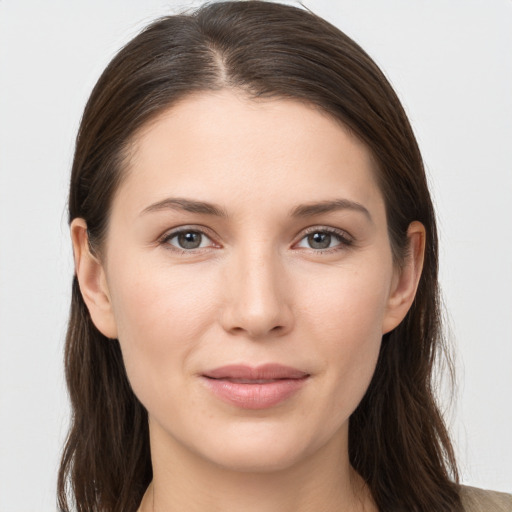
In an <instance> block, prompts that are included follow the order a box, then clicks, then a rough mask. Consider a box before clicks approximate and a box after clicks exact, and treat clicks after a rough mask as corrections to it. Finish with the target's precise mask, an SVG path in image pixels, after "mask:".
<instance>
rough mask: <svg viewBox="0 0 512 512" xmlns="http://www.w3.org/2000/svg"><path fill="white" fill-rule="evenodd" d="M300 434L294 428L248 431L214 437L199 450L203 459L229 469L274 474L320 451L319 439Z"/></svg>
mask: <svg viewBox="0 0 512 512" xmlns="http://www.w3.org/2000/svg"><path fill="white" fill-rule="evenodd" d="M251 430H252V431H251ZM300 434H301V433H299V432H295V434H294V433H293V432H291V430H290V429H275V428H274V429H272V428H267V429H265V428H261V427H260V428H257V429H247V428H246V429H241V431H240V429H239V431H238V432H227V433H225V435H224V436H220V435H218V434H217V435H215V436H212V437H211V439H212V441H213V442H212V443H211V444H209V446H204V445H203V446H202V447H197V448H199V453H200V454H201V455H202V457H204V458H206V459H209V460H210V461H211V462H212V463H213V464H215V465H216V466H218V467H222V468H224V469H226V470H229V471H236V472H241V473H270V472H275V471H283V470H286V469H290V468H292V467H294V466H296V465H297V464H299V463H300V462H301V461H302V460H304V459H306V458H307V457H308V456H309V455H310V454H311V453H313V452H315V451H316V450H318V449H319V446H317V445H318V444H319V443H318V440H316V442H314V443H311V442H309V441H308V437H307V436H304V435H300ZM302 434H303V433H302Z"/></svg>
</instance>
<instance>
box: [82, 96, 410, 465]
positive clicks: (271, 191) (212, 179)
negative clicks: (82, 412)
mask: <svg viewBox="0 0 512 512" xmlns="http://www.w3.org/2000/svg"><path fill="white" fill-rule="evenodd" d="M74 229H75V231H76V232H77V233H78V231H79V230H80V227H77V226H75V227H74ZM74 238H75V240H78V239H79V238H80V237H79V236H77V235H75V237H74ZM78 245H79V243H78V242H77V243H76V247H75V250H76V252H79V251H80V249H78ZM85 269H89V270H85ZM91 269H92V270H91ZM94 269H95V270H94ZM77 272H78V274H79V277H81V274H82V273H84V272H85V273H86V272H90V273H91V274H90V275H89V278H84V277H82V278H81V282H82V281H83V282H84V283H85V284H83V289H84V288H87V286H88V284H87V282H89V283H90V282H94V283H96V284H97V287H96V288H94V286H96V285H91V289H93V291H92V292H91V294H90V295H91V296H94V293H96V294H97V297H96V299H94V300H93V301H92V303H91V300H90V297H89V298H88V293H87V291H86V292H85V295H86V301H88V305H89V308H90V310H91V314H92V317H93V320H94V321H95V323H96V325H97V326H98V327H99V328H100V330H102V331H103V332H104V334H106V335H107V336H109V337H117V338H118V339H119V342H120V344H121V348H122V352H123V357H124V361H125V364H126V369H127V373H128V377H129V380H130V383H131V385H132V387H133V390H134V392H135V394H136V395H137V397H138V398H139V400H140V401H141V402H142V404H143V405H144V406H145V407H146V408H147V410H148V413H149V418H150V429H151V436H152V443H153V449H154V450H155V449H157V450H158V448H161V449H162V450H163V451H164V452H165V451H167V452H169V453H173V452H176V453H177V452H180V453H187V454H190V455H194V456H195V457H200V459H201V460H203V461H209V462H212V463H214V464H216V465H217V466H221V467H226V468H232V469H238V470H243V471H248V470H272V469H278V468H285V467H290V466H291V465H293V464H295V463H297V462H299V461H301V460H304V459H305V458H306V457H310V456H313V455H314V454H316V453H319V452H320V451H321V450H323V449H325V448H327V447H330V448H333V447H336V449H339V448H342V449H343V448H345V449H346V445H347V432H348V420H349V417H350V415H351V413H352V412H353V411H354V409H355V408H356V407H357V405H358V403H359V402H360V400H361V398H362V397H363V395H364V393H365V391H366V389H367V387H368V385H369V382H370V380H371V378H372V374H373V372H374V369H375V365H376V361H377V356H378V354H379V348H380V344H381V337H382V334H383V333H385V332H387V331H389V330H391V329H392V328H394V327H395V326H396V325H397V324H398V323H399V322H400V320H401V319H402V317H403V316H404V315H405V312H406V310H407V308H408V305H409V304H404V298H403V295H404V293H405V292H404V289H405V288H404V287H406V285H407V283H405V284H404V283H403V282H402V281H403V279H402V277H401V275H402V274H399V273H398V271H397V270H396V269H395V267H394V265H393V261H392V255H391V248H390V244H389V239H388V232H387V226H386V215H385V206H384V201H383V197H382V195H381V193H380V191H379V188H378V187H377V184H376V181H375V177H374V163H373V162H372V159H371V157H370V154H369V152H368V150H367V149H366V147H365V146H364V145H362V144H361V143H360V142H359V141H358V140H357V139H355V138H354V137H353V136H352V135H351V134H350V133H349V132H348V131H347V130H346V129H344V128H343V127H341V126H340V125H339V124H338V123H336V122H335V121H333V120H332V119H330V118H329V117H327V116H326V115H324V114H322V113H320V112H319V111H318V110H315V109H314V108H312V107H310V106H307V105H305V104H302V103H299V102H295V101H291V100H272V101H270V100H268V101H266V100H265V101H263V100H259V101H255V100H251V99H247V98H246V97H245V96H243V95H242V94H241V93H240V94H235V93H234V92H230V91H221V92H218V93H204V94H199V95H195V96H190V97H188V98H187V99H185V100H183V101H182V102H180V103H179V104H177V105H176V106H174V107H173V108H171V109H170V110H169V111H168V112H166V113H165V114H164V115H162V116H161V117H159V118H158V119H157V120H156V121H154V122H152V123H151V124H150V125H148V126H147V127H146V128H145V129H144V130H143V131H142V132H141V133H140V134H139V136H138V137H137V138H136V141H135V144H134V146H133V152H132V156H131V159H130V164H129V168H128V170H127V173H126V177H125V179H124V181H123V183H122V184H121V186H120V188H119V190H118V191H117V194H116V196H115V198H114V201H113V206H112V212H111V218H110V223H109V228H108V232H107V236H106V240H105V246H104V250H103V252H102V260H101V264H98V265H97V266H96V267H95V266H94V265H89V266H87V265H84V266H83V267H82V270H81V269H80V264H77ZM94 272H96V274H94ZM91 275H92V276H93V278H91ZM411 286H413V288H414V287H415V283H413V284H412V285H411ZM100 296H101V297H100ZM98 297H100V298H98ZM411 300H412V298H411ZM405 302H406V301H405ZM163 447H165V448H163Z"/></svg>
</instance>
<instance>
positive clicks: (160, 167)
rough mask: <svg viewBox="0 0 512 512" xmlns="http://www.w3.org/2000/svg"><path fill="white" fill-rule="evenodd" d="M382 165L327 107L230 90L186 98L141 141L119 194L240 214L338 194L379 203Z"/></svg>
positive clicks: (135, 200)
mask: <svg viewBox="0 0 512 512" xmlns="http://www.w3.org/2000/svg"><path fill="white" fill-rule="evenodd" d="M375 167H376V166H375V164H374V162H373V159H372V156H371V153H370V151H369V150H368V149H367V147H366V146H365V145H364V144H363V143H362V142H360V141H359V140H358V139H357V138H356V137H355V136H354V135H353V134H351V133H350V132H349V130H348V129H346V128H345V127H344V126H343V125H341V124H340V123H339V122H338V121H336V120H334V119H332V118H331V117H330V116H328V115H327V114H325V113H323V112H321V111H320V110H319V109H317V108H315V107H313V106H311V105H308V104H305V103H301V102H299V101H294V100H289V99H272V100H254V99H250V98H248V97H247V96H245V95H244V94H242V93H237V92H234V91H231V90H223V91H219V92H212V93H201V94H194V95H191V96H188V97H186V98H185V99H183V100H182V101H180V102H179V103H177V104H176V105H174V106H172V107H171V108H169V109H168V110H167V111H165V112H164V113H163V114H161V115H160V116H158V117H157V118H156V119H155V120H153V121H152V122H150V123H149V124H147V125H146V126H145V127H144V128H143V129H142V130H141V131H140V132H139V133H138V134H137V135H136V137H135V138H134V141H133V144H132V146H131V154H130V157H129V163H128V166H127V174H126V177H125V180H124V181H123V183H122V185H121V187H120V190H119V191H118V196H120V197H121V198H122V197H125V199H127V200H128V201H129V203H130V204H131V205H132V206H133V207H134V208H139V209H142V208H144V207H145V205H146V206H147V203H149V202H155V201H158V200H159V199H162V198H164V197H165V196H166V195H169V196H170V195H172V196H183V197H189V196H192V197H194V198H195V199H198V200H205V201H215V202H218V203H222V204H225V206H226V207H227V208H234V209H236V208H237V207H243V206H246V205H247V203H248V202H252V206H253V207H254V206H258V208H263V206H265V205H266V206H270V207H273V208H274V209H276V208H278V207H279V205H283V206H284V205H285V204H286V205H287V206H292V205H293V204H292V203H300V202H306V201H320V200H325V199H329V198H330V197H333V196H336V197H338V196H340V197H341V196H346V198H347V199H352V200H354V201H358V202H364V203H372V202H377V203H379V202H382V198H381V195H380V192H379V190H378V187H377V183H376V180H375ZM277 197H279V202H278V203H276V198H277Z"/></svg>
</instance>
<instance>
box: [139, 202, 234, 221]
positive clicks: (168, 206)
mask: <svg viewBox="0 0 512 512" xmlns="http://www.w3.org/2000/svg"><path fill="white" fill-rule="evenodd" d="M161 210H178V211H179V210H182V211H186V212H191V213H201V214H203V215H215V216H217V217H228V214H227V212H226V211H225V210H224V209H223V208H222V207H221V206H218V205H216V204H213V203H208V202H205V201H195V200H193V199H185V198H181V197H168V198H166V199H163V200H162V201H158V202H156V203H153V204H151V205H149V206H148V207H147V208H144V210H142V212H141V215H143V214H145V213H150V212H158V211H161Z"/></svg>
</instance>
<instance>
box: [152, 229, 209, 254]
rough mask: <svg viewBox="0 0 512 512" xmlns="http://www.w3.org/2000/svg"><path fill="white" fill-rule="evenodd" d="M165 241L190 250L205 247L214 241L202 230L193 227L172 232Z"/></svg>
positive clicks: (181, 248) (184, 249) (178, 247)
mask: <svg viewBox="0 0 512 512" xmlns="http://www.w3.org/2000/svg"><path fill="white" fill-rule="evenodd" d="M162 241H163V242H164V243H166V244H168V245H171V246H173V247H175V248H176V249H180V250H182V251H190V250H193V249H203V248H204V247H209V246H211V245H212V244H213V242H212V241H211V240H210V238H208V237H207V236H206V235H205V234H204V233H202V232H201V231H197V230H193V229H185V230H182V231H177V232H176V231H175V232H174V233H170V234H169V235H167V236H166V237H165V238H164V239H163V240H162Z"/></svg>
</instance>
